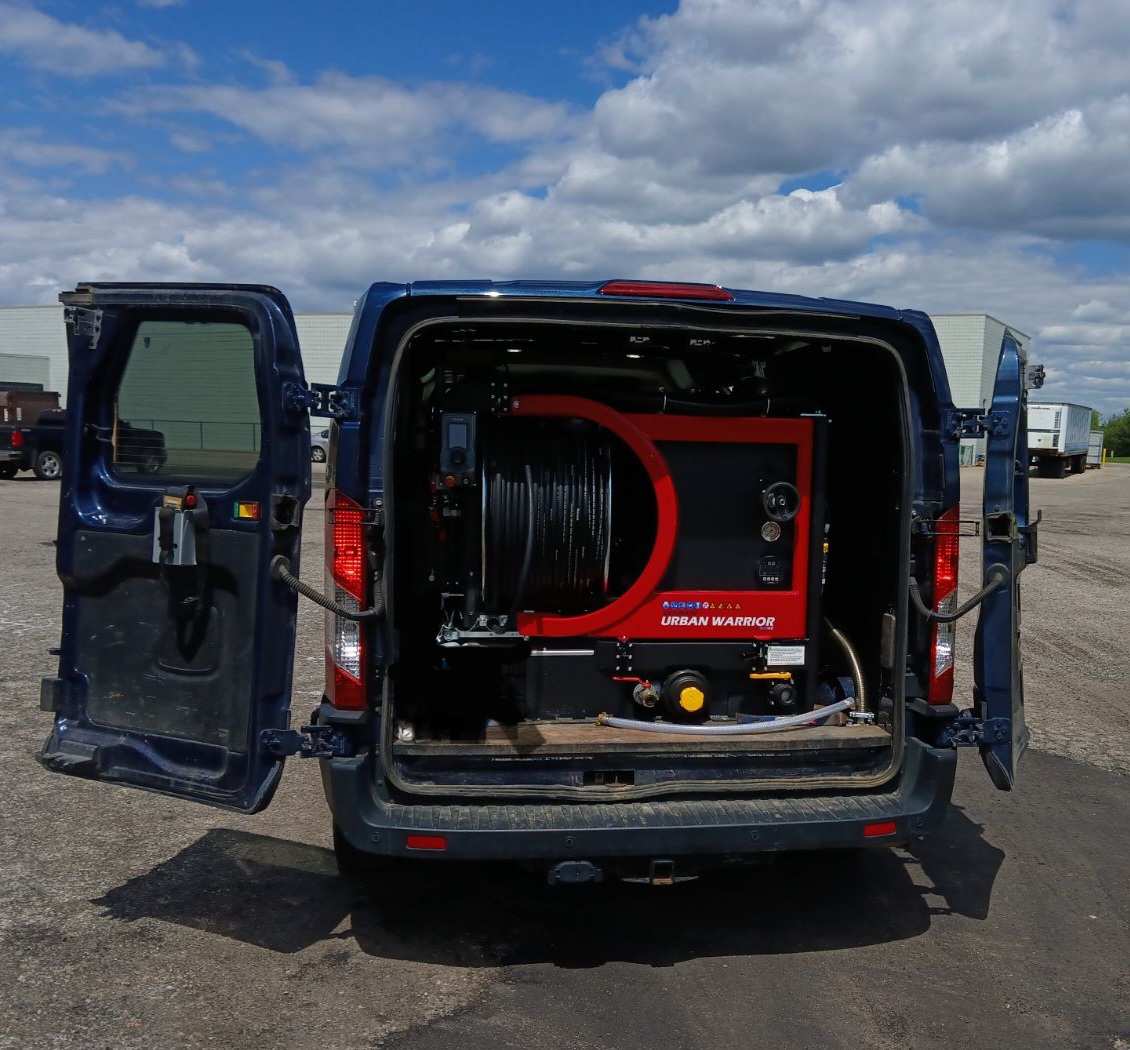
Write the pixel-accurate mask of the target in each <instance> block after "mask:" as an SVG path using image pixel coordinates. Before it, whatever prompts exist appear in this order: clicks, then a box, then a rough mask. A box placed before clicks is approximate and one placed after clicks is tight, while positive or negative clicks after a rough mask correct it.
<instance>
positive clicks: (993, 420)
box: [943, 408, 1009, 440]
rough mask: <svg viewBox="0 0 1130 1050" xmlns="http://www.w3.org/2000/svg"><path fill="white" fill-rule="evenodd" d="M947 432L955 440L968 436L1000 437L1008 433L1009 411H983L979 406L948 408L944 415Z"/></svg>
mask: <svg viewBox="0 0 1130 1050" xmlns="http://www.w3.org/2000/svg"><path fill="white" fill-rule="evenodd" d="M943 426H944V427H945V432H946V433H947V434H948V435H949V436H950V437H952V438H954V439H955V440H956V439H958V438H968V437H986V436H987V435H989V434H992V435H994V436H996V437H999V436H1000V435H1002V434H1007V433H1008V427H1009V416H1008V413H1007V412H982V411H981V410H980V409H979V408H950V409H946V412H945V415H944V417H943Z"/></svg>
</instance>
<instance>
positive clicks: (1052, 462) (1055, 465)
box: [1028, 402, 1093, 478]
mask: <svg viewBox="0 0 1130 1050" xmlns="http://www.w3.org/2000/svg"><path fill="white" fill-rule="evenodd" d="M1092 415H1093V413H1092V410H1091V409H1090V408H1088V407H1087V406H1086V405H1072V404H1069V403H1067V402H1058V403H1047V402H1037V403H1029V405H1028V452H1029V454H1030V455H1031V457H1032V465H1033V466H1035V467H1037V468H1038V470H1039V473H1040V477H1042V478H1062V477H1065V476H1066V475H1067V474H1082V473H1083V471H1085V470H1086V469H1087V453H1088V451H1089V449H1090V445H1091V418H1092Z"/></svg>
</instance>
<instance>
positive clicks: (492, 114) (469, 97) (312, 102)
mask: <svg viewBox="0 0 1130 1050" xmlns="http://www.w3.org/2000/svg"><path fill="white" fill-rule="evenodd" d="M245 58H246V60H247V61H248V62H249V63H250V64H254V65H256V66H259V67H260V68H262V67H263V66H264V63H263V61H262V60H260V59H255V58H252V57H251V56H245ZM267 68H268V71H269V73H270V75H271V79H272V83H270V84H268V85H267V86H266V87H261V88H259V87H250V86H246V85H242V84H189V85H185V86H180V87H159V88H152V89H148V88H147V89H143V90H140V91H137V92H134V93H131V94H130V95H128V96H126V97H124V98H122V99H120V100H119V101H118V102H116V103H115V104H114V106H113V107H112V108H113V109H114V110H115V111H116V112H118V113H120V114H124V115H127V116H131V117H148V116H151V115H153V114H159V113H195V114H206V115H208V116H211V117H214V118H216V119H218V120H221V121H224V122H227V123H229V124H232V125H234V126H236V127H238V128H242V129H243V130H244V131H246V132H249V133H251V134H252V135H254V136H255V137H256V138H258V139H260V140H262V141H263V142H266V143H269V144H270V145H272V146H276V147H280V148H284V149H292V150H296V151H301V152H315V151H322V150H326V149H337V150H340V151H342V152H341V154H340V157H339V159H340V160H341V161H342V162H343V163H350V164H353V165H357V166H372V165H378V166H382V167H394V166H399V165H402V164H405V163H407V162H409V161H418V160H419V159H420V158H421V157H425V156H427V155H429V154H430V153H433V152H434V151H435V150H436V148H437V146H438V147H439V149H440V150H441V152H442V151H446V149H448V148H449V147H450V145H451V142H450V141H449V140H450V139H451V138H452V137H454V138H456V139H458V137H459V136H471V137H473V138H478V139H483V140H486V141H487V142H491V143H499V144H514V145H517V144H523V143H529V142H534V141H538V140H546V139H553V138H556V137H560V136H562V135H564V134H565V133H567V132H568V130H569V128H570V115H569V108H568V107H567V106H566V105H564V104H563V103H556V102H545V101H542V100H540V99H537V98H533V97H531V96H528V95H522V94H518V93H516V92H509V91H501V90H498V89H496V88H491V87H485V86H482V85H478V84H462V83H455V82H432V83H426V84H422V85H420V86H418V87H406V86H404V85H402V84H399V83H397V82H395V81H392V80H387V79H385V78H383V77H377V76H362V77H355V76H348V75H346V74H344V73H337V72H328V73H324V74H322V76H320V77H319V78H318V79H317V81H315V82H314V83H312V84H302V83H297V82H295V81H294V80H293V79H292V78H289V77H287V76H285V73H284V70H285V67H282V68H280V67H278V66H277V65H275V64H271V65H269V66H268V67H267Z"/></svg>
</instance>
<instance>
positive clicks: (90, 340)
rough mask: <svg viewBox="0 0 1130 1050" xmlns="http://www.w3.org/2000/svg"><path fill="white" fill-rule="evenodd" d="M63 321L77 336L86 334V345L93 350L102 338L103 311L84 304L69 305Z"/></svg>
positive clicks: (64, 312)
mask: <svg viewBox="0 0 1130 1050" xmlns="http://www.w3.org/2000/svg"><path fill="white" fill-rule="evenodd" d="M63 322H64V323H65V324H66V325H67V327H68V328H70V329H72V330H73V331H74V334H75V335H77V336H86V345H87V346H89V347H90V349H91V350H93V349H94V348H95V347H96V346H97V345H98V340H99V339H101V338H102V311H101V310H91V309H88V308H87V307H84V306H68V307H67V308H66V309H65V310H64V311H63Z"/></svg>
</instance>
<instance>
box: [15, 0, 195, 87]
mask: <svg viewBox="0 0 1130 1050" xmlns="http://www.w3.org/2000/svg"><path fill="white" fill-rule="evenodd" d="M0 24H2V25H3V27H4V29H3V32H2V33H0V54H7V55H11V56H14V57H15V58H18V59H20V60H21V61H23V62H26V63H27V64H28V65H30V66H33V67H34V68H36V69H41V70H44V71H45V72H48V73H55V74H60V75H62V76H70V77H89V76H97V75H100V74H106V73H124V72H130V71H133V70H142V69H158V68H160V67H162V66H165V65H168V64H169V63H170V62H172V61H176V62H180V63H187V62H191V60H192V58H193V55H192V52H191V49H189V48H186V47H183V46H180V47H176V48H169V49H162V48H156V47H151V46H150V45H149V44H146V43H144V42H142V41H140V40H129V39H127V38H126V37H124V36H123V35H122V34H121V33H119V32H117V30H114V29H90V28H87V27H85V26H80V25H75V24H73V23H68V22H61V21H59V19H57V18H52V17H51V16H50V15H48V14H45V13H44V12H42V11H39V10H36V9H35V8H34V7H30V6H28V5H26V4H20V3H0Z"/></svg>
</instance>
